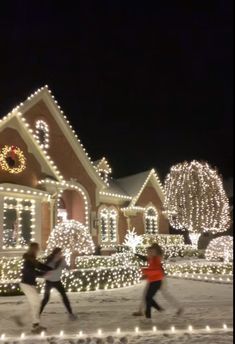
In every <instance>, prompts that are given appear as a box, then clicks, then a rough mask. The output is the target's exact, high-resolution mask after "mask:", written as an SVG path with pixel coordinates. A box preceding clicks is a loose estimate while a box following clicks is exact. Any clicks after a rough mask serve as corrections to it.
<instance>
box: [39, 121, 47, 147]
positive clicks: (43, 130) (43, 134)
mask: <svg viewBox="0 0 235 344" xmlns="http://www.w3.org/2000/svg"><path fill="white" fill-rule="evenodd" d="M36 138H37V140H38V142H39V144H40V146H41V147H42V148H43V149H48V148H49V127H48V125H47V123H46V122H44V121H42V120H39V121H37V122H36Z"/></svg>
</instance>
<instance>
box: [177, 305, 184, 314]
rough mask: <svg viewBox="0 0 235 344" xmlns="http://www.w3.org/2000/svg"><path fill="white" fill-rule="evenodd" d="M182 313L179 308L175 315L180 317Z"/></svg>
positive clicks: (182, 310) (181, 309)
mask: <svg viewBox="0 0 235 344" xmlns="http://www.w3.org/2000/svg"><path fill="white" fill-rule="evenodd" d="M183 312H184V309H183V308H182V307H180V308H179V309H178V310H177V312H176V315H178V316H180V315H182V314H183Z"/></svg>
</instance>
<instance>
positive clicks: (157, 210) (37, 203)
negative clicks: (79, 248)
mask: <svg viewBox="0 0 235 344" xmlns="http://www.w3.org/2000/svg"><path fill="white" fill-rule="evenodd" d="M123 161H125V158H124V157H123ZM163 197H164V193H163V187H162V185H161V182H160V181H159V179H158V176H157V174H156V172H155V171H154V170H150V171H146V172H143V173H139V174H136V175H133V176H129V177H126V178H121V179H114V178H112V176H111V167H110V166H109V164H108V161H107V160H106V159H105V158H103V159H101V160H99V161H96V162H94V163H93V162H92V161H91V159H90V157H89V155H88V154H87V152H86V150H85V149H84V147H83V145H82V144H81V142H80V140H79V138H78V137H77V135H76V133H75V131H74V130H73V128H72V127H71V125H70V123H69V121H68V119H67V118H66V117H65V116H64V115H63V112H62V111H61V110H60V107H59V106H58V105H57V102H56V101H55V100H54V97H53V96H52V95H51V92H50V91H49V90H48V88H47V86H46V87H43V88H41V89H39V90H38V91H37V92H35V93H34V94H33V95H31V96H30V97H28V99H27V100H26V101H25V102H24V103H21V104H20V105H19V106H18V107H16V108H14V109H13V111H12V112H11V113H9V114H8V115H7V116H5V117H3V118H2V119H1V120H0V252H2V253H3V252H4V253H6V252H7V253H9V252H14V253H15V252H16V251H17V250H18V251H19V252H20V251H21V250H22V248H24V247H25V246H26V245H27V243H28V242H30V241H33V240H36V241H37V242H39V243H40V244H41V245H42V247H43V248H45V246H46V241H47V239H48V236H49V234H50V231H51V230H52V228H53V227H54V226H55V225H56V224H57V223H58V222H60V221H62V220H63V219H74V220H77V221H80V222H81V223H83V224H85V225H87V227H88V228H89V230H90V232H91V234H92V237H93V239H94V241H95V243H96V244H99V245H103V246H112V245H116V244H118V243H122V242H123V240H124V237H125V234H126V231H127V228H128V227H129V228H130V227H131V228H132V227H133V226H134V227H135V229H136V231H137V233H139V234H142V233H168V232H169V225H168V221H167V219H166V218H165V217H164V215H163V213H162V210H163Z"/></svg>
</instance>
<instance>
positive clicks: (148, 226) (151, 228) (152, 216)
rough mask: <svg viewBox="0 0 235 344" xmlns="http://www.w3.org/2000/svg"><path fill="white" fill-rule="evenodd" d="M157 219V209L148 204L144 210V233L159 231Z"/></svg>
mask: <svg viewBox="0 0 235 344" xmlns="http://www.w3.org/2000/svg"><path fill="white" fill-rule="evenodd" d="M150 212H151V213H150ZM158 220H159V216H158V211H157V209H156V208H155V207H153V206H148V207H147V208H146V209H145V212H144V224H145V233H146V234H157V233H158V232H159V231H158V230H159V225H158Z"/></svg>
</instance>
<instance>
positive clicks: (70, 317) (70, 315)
mask: <svg viewBox="0 0 235 344" xmlns="http://www.w3.org/2000/svg"><path fill="white" fill-rule="evenodd" d="M69 320H71V321H75V320H78V316H77V315H76V314H73V313H72V314H69Z"/></svg>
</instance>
